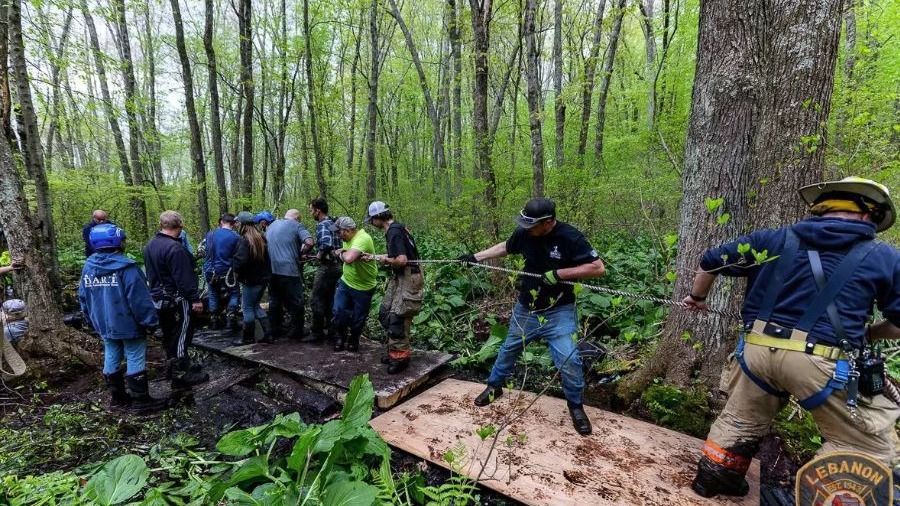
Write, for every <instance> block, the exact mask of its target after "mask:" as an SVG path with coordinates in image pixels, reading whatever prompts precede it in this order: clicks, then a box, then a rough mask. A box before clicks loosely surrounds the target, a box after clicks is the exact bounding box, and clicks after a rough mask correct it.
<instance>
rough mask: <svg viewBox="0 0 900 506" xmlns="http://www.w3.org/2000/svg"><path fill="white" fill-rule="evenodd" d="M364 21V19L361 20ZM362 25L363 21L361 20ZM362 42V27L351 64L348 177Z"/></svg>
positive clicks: (350, 164) (348, 175)
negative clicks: (357, 74) (357, 72)
mask: <svg viewBox="0 0 900 506" xmlns="http://www.w3.org/2000/svg"><path fill="white" fill-rule="evenodd" d="M360 21H362V20H360ZM360 25H362V22H360ZM361 42H362V27H360V30H359V33H358V34H357V36H356V48H355V49H354V53H353V63H352V64H351V65H350V125H349V127H350V128H349V130H350V133H349V135H348V137H349V139H348V140H349V142H348V143H347V177H353V155H354V153H355V144H356V71H357V69H358V68H359V56H360V54H359V46H360V43H361Z"/></svg>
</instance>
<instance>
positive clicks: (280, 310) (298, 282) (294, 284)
mask: <svg viewBox="0 0 900 506" xmlns="http://www.w3.org/2000/svg"><path fill="white" fill-rule="evenodd" d="M303 302H304V300H303V278H300V277H294V276H280V275H278V274H273V275H272V280H271V281H269V318H270V319H271V322H272V333H273V334H274V335H275V336H277V337H281V336H283V335H284V311H285V308H286V309H287V311H288V312H289V314H290V315H291V326H292V330H291V336H292V337H299V336H302V335H303V320H304V318H303V316H304V315H303Z"/></svg>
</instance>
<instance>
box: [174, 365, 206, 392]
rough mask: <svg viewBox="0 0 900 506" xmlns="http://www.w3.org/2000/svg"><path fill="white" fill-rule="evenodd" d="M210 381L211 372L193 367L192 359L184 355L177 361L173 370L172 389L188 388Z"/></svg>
mask: <svg viewBox="0 0 900 506" xmlns="http://www.w3.org/2000/svg"><path fill="white" fill-rule="evenodd" d="M207 381H209V374H207V373H205V372H203V370H202V369H200V368H198V367H191V360H190V358H188V357H182V358H180V359H178V360H177V361H176V362H175V367H174V371H173V372H172V390H186V389H188V388H191V387H192V386H194V385H199V384H201V383H206V382H207Z"/></svg>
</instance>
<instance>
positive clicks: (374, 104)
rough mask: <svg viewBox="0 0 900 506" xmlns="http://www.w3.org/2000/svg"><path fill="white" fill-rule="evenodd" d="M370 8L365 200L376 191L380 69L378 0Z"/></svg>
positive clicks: (369, 198)
mask: <svg viewBox="0 0 900 506" xmlns="http://www.w3.org/2000/svg"><path fill="white" fill-rule="evenodd" d="M370 9H371V10H370V11H369V35H370V42H369V46H370V49H371V55H372V58H371V62H370V66H369V109H368V130H367V131H366V166H367V170H366V200H373V199H374V198H375V193H376V191H375V190H376V176H377V169H376V166H375V147H376V146H375V143H376V134H377V128H378V77H379V76H378V74H379V71H380V69H381V65H379V61H378V59H379V52H378V0H372V6H371V7H370Z"/></svg>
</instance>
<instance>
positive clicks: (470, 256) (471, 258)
mask: <svg viewBox="0 0 900 506" xmlns="http://www.w3.org/2000/svg"><path fill="white" fill-rule="evenodd" d="M456 259H457V260H459V261H460V262H465V263H473V264H477V263H478V259H477V258H475V254H474V253H466V254H465V255H460V256H459V257H457V258H456Z"/></svg>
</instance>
